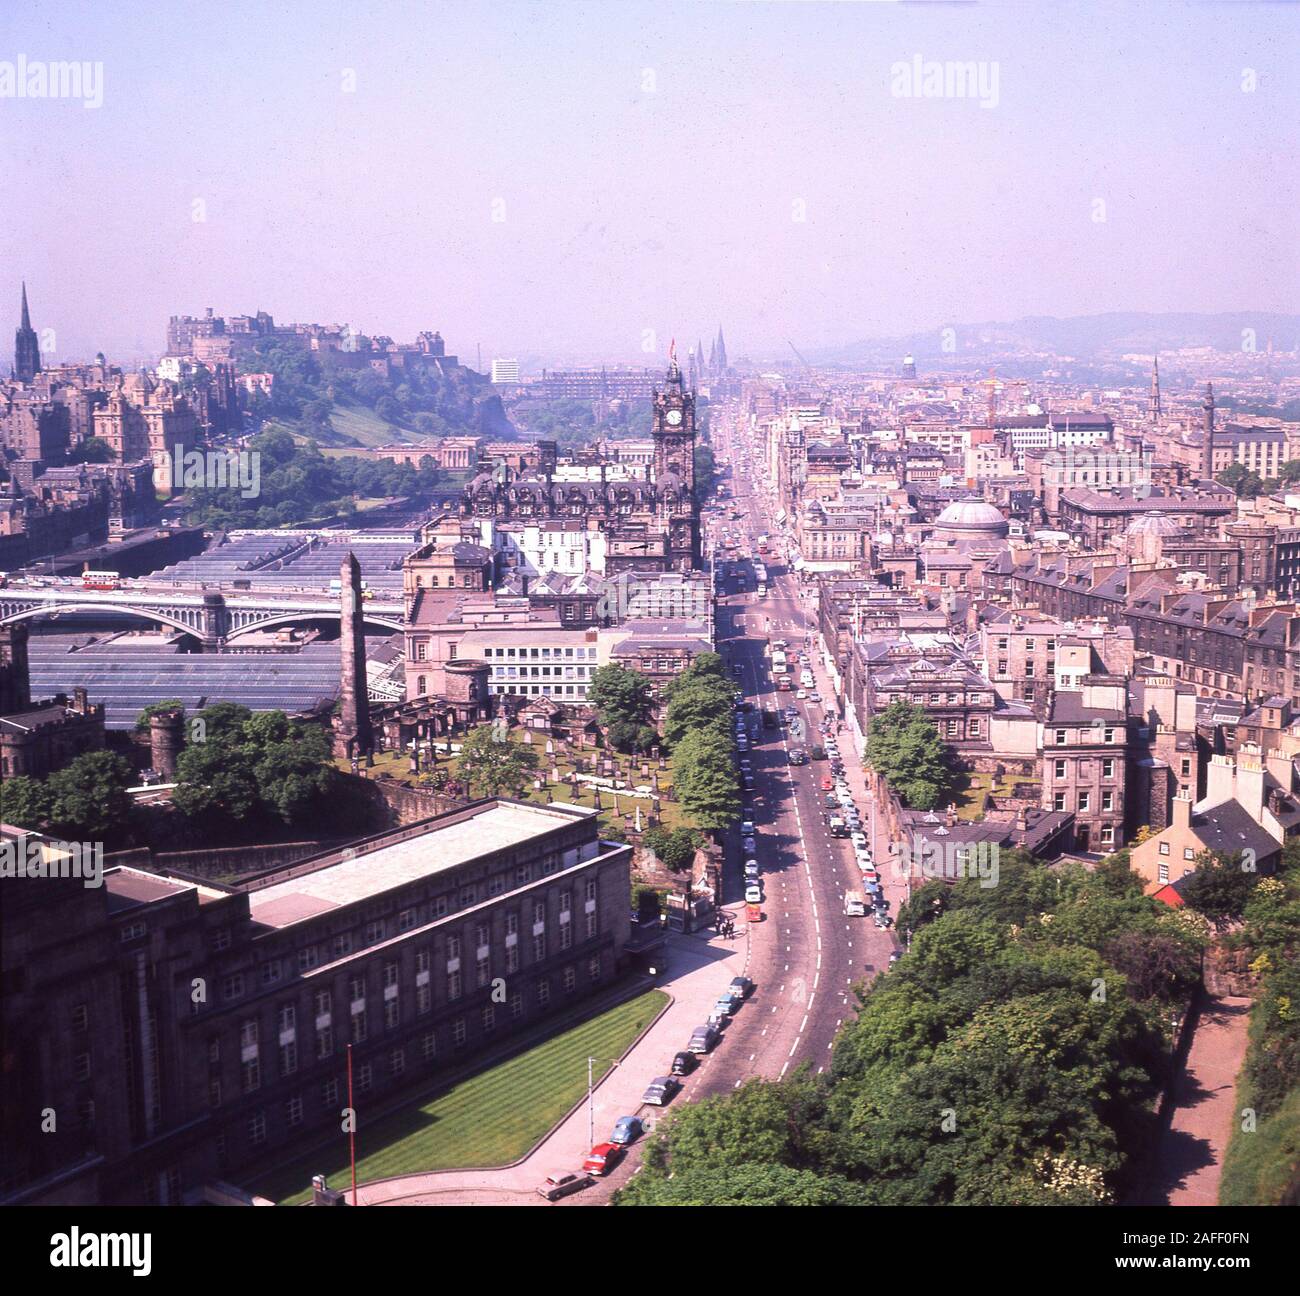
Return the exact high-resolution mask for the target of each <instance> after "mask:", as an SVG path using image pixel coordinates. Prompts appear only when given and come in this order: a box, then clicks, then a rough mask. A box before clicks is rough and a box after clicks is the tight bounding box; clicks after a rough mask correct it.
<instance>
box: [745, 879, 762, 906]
mask: <svg viewBox="0 0 1300 1296" xmlns="http://www.w3.org/2000/svg"><path fill="white" fill-rule="evenodd" d="M745 903H746V904H762V903H763V888H762V887H761V886H760V885H759V884H758V883H757V882H750V883H748V884H747V885H746V887H745Z"/></svg>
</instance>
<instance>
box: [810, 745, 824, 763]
mask: <svg viewBox="0 0 1300 1296" xmlns="http://www.w3.org/2000/svg"><path fill="white" fill-rule="evenodd" d="M812 758H813V760H825V759H826V748H825V747H822V746H821V745H820V744H819V745H818V746H816V747H814V748H813V749H812Z"/></svg>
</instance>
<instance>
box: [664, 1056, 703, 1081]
mask: <svg viewBox="0 0 1300 1296" xmlns="http://www.w3.org/2000/svg"><path fill="white" fill-rule="evenodd" d="M697 1066H699V1061H698V1060H697V1058H696V1056H695V1054H694V1053H687V1052H685V1051H683V1052H681V1053H674V1054H673V1064H672V1067H671V1068H670V1070H671V1071H672V1073H673V1075H675V1076H686V1075H690V1073H691V1072H692V1071H694V1070H695V1068H696V1067H697Z"/></svg>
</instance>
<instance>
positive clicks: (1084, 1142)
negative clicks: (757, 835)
mask: <svg viewBox="0 0 1300 1296" xmlns="http://www.w3.org/2000/svg"><path fill="white" fill-rule="evenodd" d="M999 863H1000V871H999V874H998V876H997V879H996V885H993V886H982V885H981V883H980V879H968V880H966V881H962V882H959V883H957V884H956V885H955V886H952V887H951V888H950V889H949V899H948V901H947V902H946V903H945V904H944V905H943V906H942V907H941V910H940V911H939V912H937V913H934V914H933V915H931V916H929V917H928V918H927V921H925V922H924V923H923V924H921V925H920V929H919V930H918V931H917V934H916V936H915V938H914V939H913V942H912V945H911V948H910V950H909V951H908V953H907V954H906V955H905V957H904V958H903V959H902V960H901V962H899V963H898V964H897V965H896V966H895V967H894V968H893V969H892V970H891V971H890V972H888V973H886V974H884V975H882V976H880V977H878V978H877V979H876V980H875V981H874V982H873V983H872V984H871V985H870V986H868V987H865V988H860V989H859V1001H860V1012H859V1015H858V1016H857V1018H856V1019H855V1020H853V1021H851V1022H849V1023H848V1024H847V1025H846V1026H845V1027H844V1029H843V1031H842V1032H841V1034H840V1037H839V1040H838V1041H837V1043H836V1047H835V1051H834V1055H833V1066H832V1071H831V1074H830V1075H829V1076H813V1075H810V1074H809V1073H808V1072H807V1070H806V1069H805V1070H803V1071H801V1072H799V1073H796V1074H795V1075H794V1076H792V1077H790V1078H788V1079H786V1080H784V1081H779V1082H770V1081H751V1082H750V1083H749V1084H747V1085H745V1086H744V1087H743V1088H742V1089H741V1090H740V1091H738V1092H737V1093H736V1094H734V1095H728V1096H725V1097H719V1098H713V1099H708V1100H706V1101H704V1102H701V1103H698V1104H691V1105H689V1106H686V1107H682V1108H680V1109H679V1110H677V1111H676V1112H674V1113H673V1115H672V1116H671V1117H670V1118H669V1119H668V1120H667V1121H665V1122H664V1123H663V1124H662V1125H661V1126H660V1127H659V1129H658V1130H657V1131H656V1132H655V1134H654V1135H653V1136H652V1140H651V1142H650V1144H649V1145H648V1147H647V1149H646V1153H645V1158H644V1168H643V1170H642V1172H641V1173H640V1174H639V1175H637V1176H636V1177H635V1178H634V1179H633V1180H632V1181H631V1182H630V1183H629V1185H628V1186H627V1187H626V1188H625V1189H623V1191H622V1192H621V1193H620V1195H619V1201H620V1202H621V1203H629V1204H643V1205H658V1204H664V1205H667V1204H682V1203H687V1202H714V1201H718V1202H721V1201H726V1202H736V1203H745V1204H754V1205H759V1204H766V1203H776V1202H780V1203H789V1204H801V1203H805V1202H807V1203H813V1202H822V1201H835V1202H841V1203H845V1204H850V1203H851V1204H872V1205H946V1204H961V1205H1030V1204H1033V1205H1039V1204H1043V1205H1046V1204H1056V1205H1095V1204H1101V1203H1105V1202H1110V1201H1115V1200H1119V1199H1121V1198H1122V1197H1123V1194H1124V1193H1125V1191H1126V1190H1127V1189H1128V1188H1129V1186H1130V1185H1131V1183H1132V1182H1133V1178H1134V1175H1135V1173H1136V1172H1137V1170H1138V1169H1139V1167H1140V1164H1141V1162H1142V1159H1143V1157H1144V1154H1145V1151H1146V1149H1147V1147H1148V1146H1149V1141H1150V1139H1151V1138H1152V1137H1153V1135H1154V1133H1155V1127H1154V1115H1153V1113H1154V1102H1155V1098H1156V1095H1157V1094H1158V1092H1159V1088H1160V1084H1161V1081H1162V1079H1163V1077H1164V1073H1165V1068H1166V1066H1167V1060H1168V1050H1169V1040H1168V1038H1167V1032H1168V1030H1169V1020H1170V1016H1171V1012H1170V1005H1171V1004H1183V1003H1185V1002H1186V1000H1187V997H1188V996H1189V994H1190V992H1191V989H1192V987H1193V985H1194V984H1195V982H1196V978H1197V974H1198V967H1199V964H1198V957H1199V951H1200V948H1201V945H1202V943H1203V939H1204V937H1203V925H1202V924H1199V923H1198V922H1197V920H1196V919H1195V917H1194V916H1191V915H1188V914H1186V913H1185V912H1180V911H1175V910H1171V909H1168V908H1166V907H1165V906H1163V905H1161V904H1160V903H1159V902H1157V901H1154V900H1152V899H1150V898H1149V897H1146V896H1144V895H1143V894H1142V892H1141V886H1140V884H1138V883H1137V882H1136V881H1133V882H1130V883H1128V884H1125V885H1124V886H1122V887H1121V886H1117V885H1116V879H1115V877H1114V876H1113V875H1112V876H1109V877H1098V876H1097V875H1095V874H1092V873H1090V872H1089V871H1087V870H1085V869H1083V868H1080V867H1075V866H1065V867H1057V868H1051V869H1048V868H1045V867H1043V866H1042V865H1040V864H1038V863H1037V862H1036V861H1034V860H1032V859H1031V858H1028V857H1025V856H1023V855H1019V854H1012V855H1010V856H1009V857H1008V856H1004V857H1003V858H1002V860H1001V861H1000V862H999ZM1148 951H1154V952H1148ZM1121 965H1124V966H1127V967H1132V968H1134V969H1136V970H1137V971H1138V972H1140V973H1142V974H1143V976H1145V977H1146V979H1145V981H1144V980H1142V977H1141V976H1139V977H1134V976H1131V975H1129V974H1128V973H1126V972H1125V971H1124V970H1123V967H1122V966H1121ZM1152 968H1155V969H1164V971H1163V972H1162V973H1158V974H1154V975H1153V974H1152V973H1151V971H1150V969H1152ZM762 994H763V987H762V986H760V987H759V996H760V999H759V1003H760V1005H761V996H762Z"/></svg>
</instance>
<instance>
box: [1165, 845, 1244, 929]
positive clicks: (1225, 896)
mask: <svg viewBox="0 0 1300 1296" xmlns="http://www.w3.org/2000/svg"><path fill="white" fill-rule="evenodd" d="M1258 877H1259V875H1258V873H1256V872H1255V871H1254V869H1253V868H1249V867H1247V861H1246V860H1245V858H1243V852H1241V851H1231V852H1229V851H1202V852H1201V853H1200V854H1199V855H1198V856H1197V857H1196V869H1195V871H1194V872H1193V873H1192V875H1191V876H1190V877H1187V878H1184V879H1183V881H1182V882H1181V883H1180V884H1179V893H1180V894H1181V895H1182V897H1183V899H1184V900H1185V901H1187V903H1188V905H1189V906H1191V908H1193V909H1195V910H1196V912H1197V913H1200V914H1204V915H1205V917H1206V918H1208V919H1209V920H1210V922H1211V923H1213V924H1214V926H1215V927H1216V928H1217V929H1218V930H1220V931H1222V930H1223V928H1225V927H1230V926H1231V925H1232V924H1233V923H1235V922H1237V921H1239V920H1240V918H1241V916H1242V914H1243V913H1244V912H1245V909H1246V902H1247V901H1248V900H1249V899H1250V893H1251V892H1252V891H1253V890H1254V888H1255V883H1256V881H1257V880H1258Z"/></svg>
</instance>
